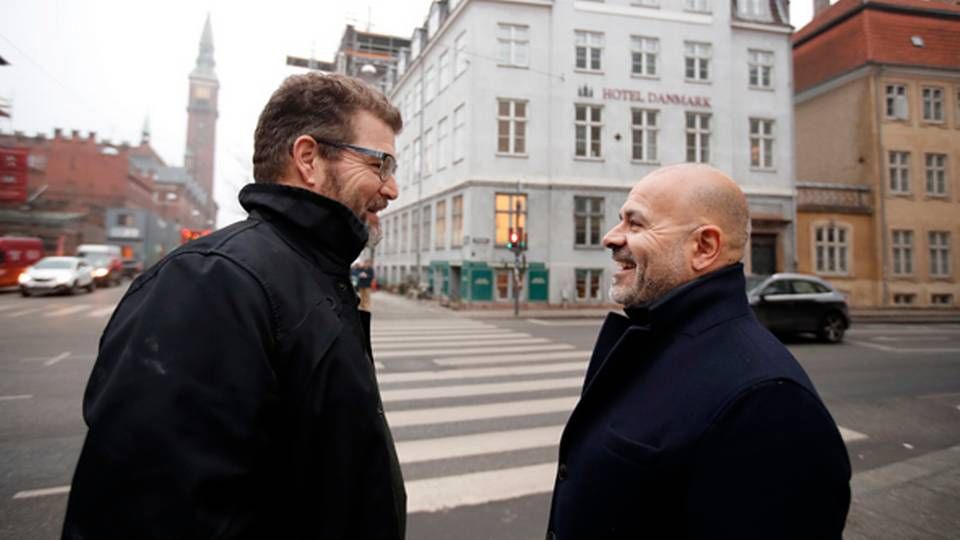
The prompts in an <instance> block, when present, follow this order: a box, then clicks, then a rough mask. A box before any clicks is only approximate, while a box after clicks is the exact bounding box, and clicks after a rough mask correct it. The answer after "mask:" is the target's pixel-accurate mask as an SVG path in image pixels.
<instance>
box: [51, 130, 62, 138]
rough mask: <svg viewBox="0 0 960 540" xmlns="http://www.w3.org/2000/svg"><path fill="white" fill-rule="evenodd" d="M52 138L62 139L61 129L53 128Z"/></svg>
mask: <svg viewBox="0 0 960 540" xmlns="http://www.w3.org/2000/svg"><path fill="white" fill-rule="evenodd" d="M53 138H54V139H62V138H63V130H62V129H60V128H54V129H53Z"/></svg>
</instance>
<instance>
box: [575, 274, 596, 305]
mask: <svg viewBox="0 0 960 540" xmlns="http://www.w3.org/2000/svg"><path fill="white" fill-rule="evenodd" d="M574 277H575V279H576V284H577V300H581V301H591V300H601V299H603V290H602V289H601V285H600V284H601V283H603V270H601V269H599V268H577V269H575V270H574Z"/></svg>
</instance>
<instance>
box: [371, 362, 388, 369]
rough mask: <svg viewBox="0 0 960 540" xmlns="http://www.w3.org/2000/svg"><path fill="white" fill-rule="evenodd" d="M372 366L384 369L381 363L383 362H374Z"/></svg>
mask: <svg viewBox="0 0 960 540" xmlns="http://www.w3.org/2000/svg"><path fill="white" fill-rule="evenodd" d="M373 367H375V368H377V369H386V366H384V365H383V362H374V363H373Z"/></svg>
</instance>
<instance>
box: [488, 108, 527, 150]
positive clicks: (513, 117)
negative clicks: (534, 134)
mask: <svg viewBox="0 0 960 540" xmlns="http://www.w3.org/2000/svg"><path fill="white" fill-rule="evenodd" d="M518 104H522V105H523V107H522V110H523V116H517V108H518V107H517V105H518ZM503 105H507V109H508V110H507V114H506V115H503V111H502V108H503ZM529 111H530V102H529V101H528V100H526V99H517V98H500V97H498V98H497V145H496V147H497V152H496V153H497V155H498V156H512V157H526V156H527V155H528V154H527V122H528V121H529V116H528V113H529ZM504 122H506V128H507V132H506V133H503V131H502V128H503V127H504V126H503V123H504ZM518 131H522V132H523V133H522V135H519V136H518V135H517V133H518ZM504 137H506V142H507V149H506V150H503V149H502V148H501V147H500V143H501V142H502V140H503V138H504ZM518 141H519V143H520V146H522V147H523V148H522V150H517V146H518Z"/></svg>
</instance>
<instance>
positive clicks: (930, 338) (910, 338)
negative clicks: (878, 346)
mask: <svg viewBox="0 0 960 540" xmlns="http://www.w3.org/2000/svg"><path fill="white" fill-rule="evenodd" d="M870 339H872V340H874V341H892V342H897V341H950V337H949V336H876V337H873V338H870Z"/></svg>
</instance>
